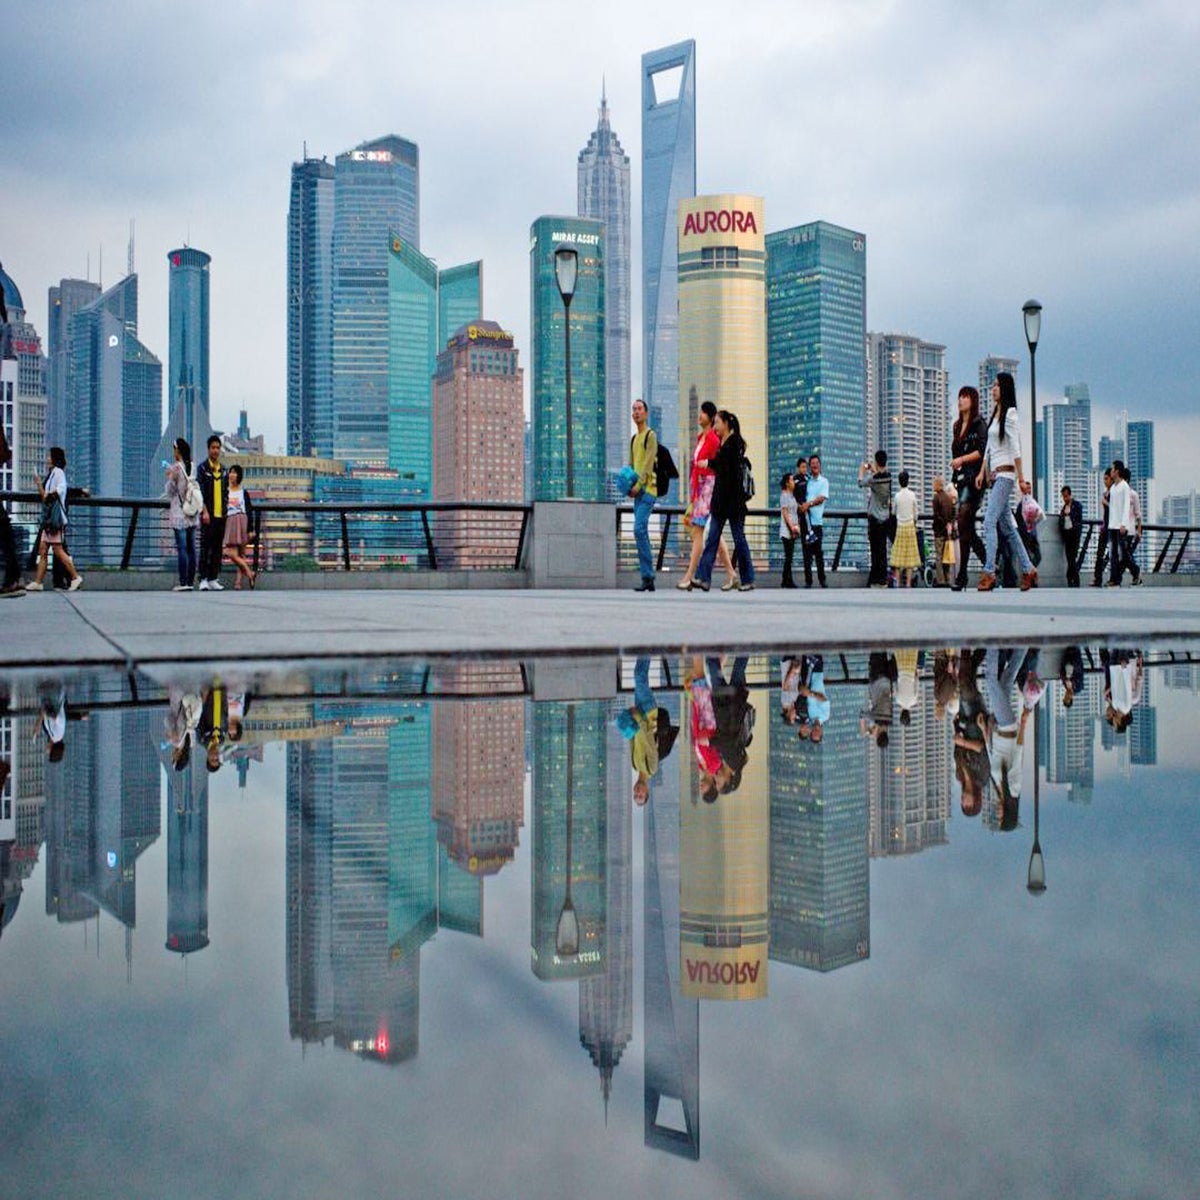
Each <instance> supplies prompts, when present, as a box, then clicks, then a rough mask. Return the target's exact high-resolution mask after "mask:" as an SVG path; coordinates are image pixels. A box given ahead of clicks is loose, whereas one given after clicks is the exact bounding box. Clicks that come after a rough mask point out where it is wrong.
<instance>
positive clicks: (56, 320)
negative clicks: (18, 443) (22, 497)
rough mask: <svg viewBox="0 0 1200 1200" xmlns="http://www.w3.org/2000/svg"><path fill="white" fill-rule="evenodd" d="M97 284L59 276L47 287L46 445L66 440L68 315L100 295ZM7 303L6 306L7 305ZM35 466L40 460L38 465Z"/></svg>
mask: <svg viewBox="0 0 1200 1200" xmlns="http://www.w3.org/2000/svg"><path fill="white" fill-rule="evenodd" d="M101 290H102V289H101V287H100V285H99V284H98V283H93V282H92V281H91V280H90V279H62V280H59V282H58V284H57V285H56V286H54V287H52V288H51V289H50V295H49V313H50V319H49V324H48V326H47V328H46V444H47V445H48V446H64V445H65V444H66V440H67V433H66V430H67V376H68V367H69V356H68V352H69V348H70V346H69V341H68V333H69V331H70V328H71V318H72V317H73V316H74V315H75V314H76V313H77V312H79V310H80V309H82V308H86V307H87V306H88V305H89V304H91V303H93V301H95V300H98V299H99V298H100V292H101ZM11 307H12V305H11V303H10V304H9V308H11ZM38 465H39V467H40V466H41V463H39V464H38Z"/></svg>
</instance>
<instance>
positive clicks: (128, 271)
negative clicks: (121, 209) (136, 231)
mask: <svg viewBox="0 0 1200 1200" xmlns="http://www.w3.org/2000/svg"><path fill="white" fill-rule="evenodd" d="M125 274H126V275H132V274H133V218H132V217H130V218H129V262H128V264H127V269H126V271H125Z"/></svg>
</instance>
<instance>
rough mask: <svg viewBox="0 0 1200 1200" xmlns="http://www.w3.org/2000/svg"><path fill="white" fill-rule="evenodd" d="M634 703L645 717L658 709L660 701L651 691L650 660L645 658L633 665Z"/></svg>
mask: <svg viewBox="0 0 1200 1200" xmlns="http://www.w3.org/2000/svg"><path fill="white" fill-rule="evenodd" d="M633 702H634V704H636V705H637V706H638V711H639V712H641V714H642V715H643V716H644V717H648V716H649V715H650V714H651V713H652V712H653V711H654V710H655V709H656V708H657V707H658V701H657V700H655V698H654V693H653V692H652V691H651V690H650V660H649V659H648V658H646V657H644V656H643V657H642V658H639V659H638V660H637V662H635V663H634V664H633Z"/></svg>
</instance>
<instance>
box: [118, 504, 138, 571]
mask: <svg viewBox="0 0 1200 1200" xmlns="http://www.w3.org/2000/svg"><path fill="white" fill-rule="evenodd" d="M139 512H141V505H138V504H135V505H134V506H133V515H132V516H131V517H130V518H129V529H128V530H127V531H126V533H125V549H124V551H123V552H122V554H121V570H122V571H128V570H129V560H130V558H131V557H132V556H133V535H134V534H135V533H136V532H137V523H138V513H139Z"/></svg>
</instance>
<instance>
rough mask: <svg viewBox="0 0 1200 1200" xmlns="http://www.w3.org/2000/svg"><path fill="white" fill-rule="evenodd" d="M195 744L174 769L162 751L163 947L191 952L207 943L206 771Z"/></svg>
mask: <svg viewBox="0 0 1200 1200" xmlns="http://www.w3.org/2000/svg"><path fill="white" fill-rule="evenodd" d="M199 758H200V756H199V755H198V754H197V753H196V751H195V748H194V747H193V752H192V758H190V759H189V761H188V765H187V766H186V767H184V769H183V770H182V771H176V770H175V768H174V765H173V763H172V762H171V756H170V754H169V753H168V754H164V755H163V769H164V771H165V772H166V776H167V949H168V950H172V951H174V952H175V953H177V954H194V953H195V952H196V951H197V950H203V949H204V947H205V946H207V945H208V773H207V771H206V769H205V766H204V762H203V760H202V759H200V761H194V760H196V759H199Z"/></svg>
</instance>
